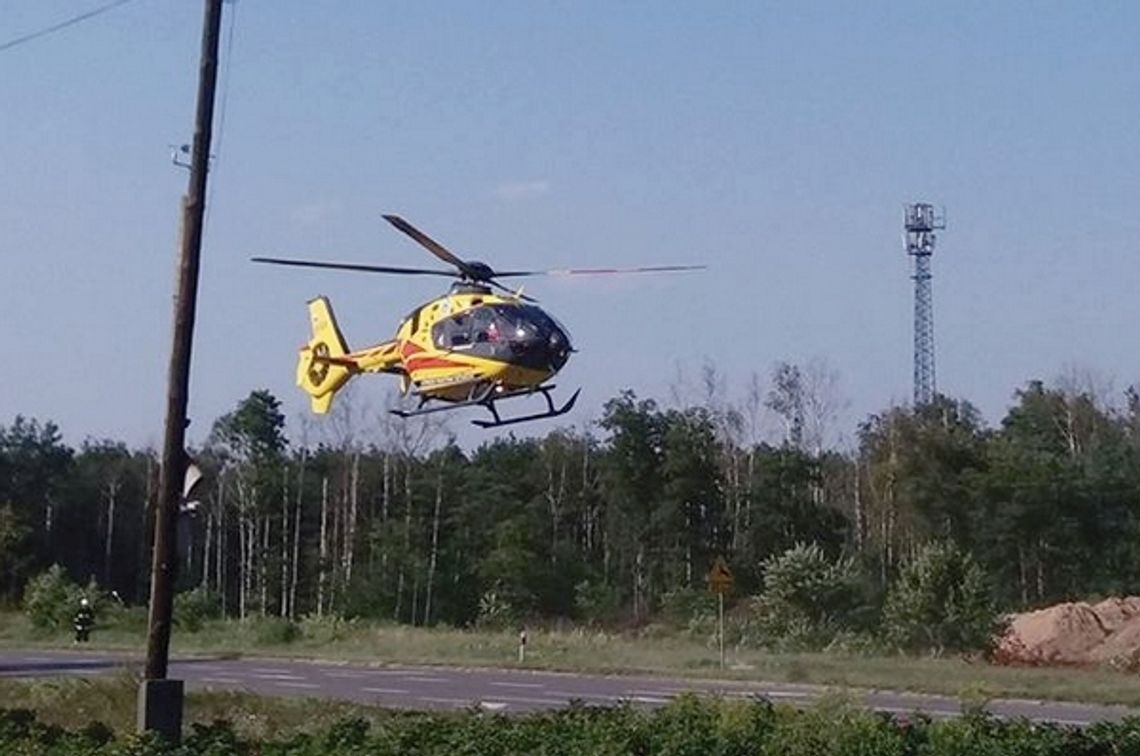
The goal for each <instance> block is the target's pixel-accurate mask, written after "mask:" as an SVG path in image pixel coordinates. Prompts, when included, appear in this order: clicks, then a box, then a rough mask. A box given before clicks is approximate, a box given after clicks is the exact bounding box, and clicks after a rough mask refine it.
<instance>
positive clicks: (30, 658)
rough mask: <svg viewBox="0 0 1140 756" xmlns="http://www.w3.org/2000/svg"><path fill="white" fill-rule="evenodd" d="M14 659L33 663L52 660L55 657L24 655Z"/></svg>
mask: <svg viewBox="0 0 1140 756" xmlns="http://www.w3.org/2000/svg"><path fill="white" fill-rule="evenodd" d="M16 661H29V662H33V663H35V664H43V663H45V662H53V661H55V659H53V658H51V657H50V656H25V657H22V658H18V659H16Z"/></svg>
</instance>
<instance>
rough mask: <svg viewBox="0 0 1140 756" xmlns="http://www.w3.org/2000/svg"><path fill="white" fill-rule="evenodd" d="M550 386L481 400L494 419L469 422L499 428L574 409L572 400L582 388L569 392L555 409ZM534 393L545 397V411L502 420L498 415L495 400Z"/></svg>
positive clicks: (482, 426) (554, 415)
mask: <svg viewBox="0 0 1140 756" xmlns="http://www.w3.org/2000/svg"><path fill="white" fill-rule="evenodd" d="M552 388H554V387H553V386H544V387H542V388H538V389H533V390H528V391H519V392H515V393H513V394H507V395H506V396H497V397H495V398H494V399H491V400H488V401H486V402H483V406H484V407H486V408H487V409H488V410H490V412H491V416H492V417H494V418H495V419H494V420H472V421H471V424H472V425H478V426H479V427H480V428H501V427H502V426H504V425H514V424H515V423H525V422H527V421H529V420H542V419H544V418H548V417H558V416H559V415H565V414H566V413H567V412H569V411H570V410H572V409H574V402H576V401H578V394H581V393H582V389H578V390H577V391H575V392H574V393H573V394H571V395H570V398H569V399H568V400H567V401H566V403H565V404H563V405H562V406H561V407H558V408H557V409H556V408H555V407H554V399H553V398H552V397H551V396H550V390H551V389H552ZM534 393H539V394H542V397H543V398H544V399H546V407H547V411H546V412H538V413H536V414H533V415H523V416H522V417H510V418H507V419H506V420H503V419H502V418H500V417H499V411H498V410H497V409H495V402H496V401H497V400H499V399H506V398H508V397H511V396H521V395H523V394H534Z"/></svg>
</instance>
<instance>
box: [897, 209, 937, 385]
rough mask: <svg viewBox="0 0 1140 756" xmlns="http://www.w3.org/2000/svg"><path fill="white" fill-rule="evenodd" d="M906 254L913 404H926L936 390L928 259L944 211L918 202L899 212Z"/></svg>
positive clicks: (932, 308) (930, 275)
mask: <svg viewBox="0 0 1140 756" xmlns="http://www.w3.org/2000/svg"><path fill="white" fill-rule="evenodd" d="M903 225H904V227H905V228H906V253H907V254H908V255H910V256H911V257H913V258H914V274H913V275H912V276H911V278H913V279H914V406H915V407H918V406H920V405H923V404H929V403H930V402H931V401H933V399H934V395H935V393H936V392H937V387H936V383H935V380H934V299H933V295H932V292H931V283H930V282H931V279H932V277H933V275H932V274H931V272H930V258H931V256H933V255H934V232H935V231H936V230H941V229H944V228H946V211H945V210H942V211H941V212H939V211H936V210H935V208H934V205H931V204H928V203H925V202H918V203H915V204H913V205H907V206H906V207H905V210H904V214H903Z"/></svg>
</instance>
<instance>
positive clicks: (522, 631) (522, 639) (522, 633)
mask: <svg viewBox="0 0 1140 756" xmlns="http://www.w3.org/2000/svg"><path fill="white" fill-rule="evenodd" d="M525 663H526V628H525V627H521V628H519V664H525Z"/></svg>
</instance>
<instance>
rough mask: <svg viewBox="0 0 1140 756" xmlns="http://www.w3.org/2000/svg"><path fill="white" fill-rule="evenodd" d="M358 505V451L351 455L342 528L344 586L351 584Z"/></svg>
mask: <svg viewBox="0 0 1140 756" xmlns="http://www.w3.org/2000/svg"><path fill="white" fill-rule="evenodd" d="M359 503H360V451H359V450H357V451H356V452H355V453H354V454H353V455H352V474H351V475H350V480H349V495H348V518H347V521H346V522H345V528H344V586H345V588H346V589H347V587H348V586H349V585H351V584H352V563H353V558H354V556H355V551H356V516H357V512H358V508H359Z"/></svg>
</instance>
